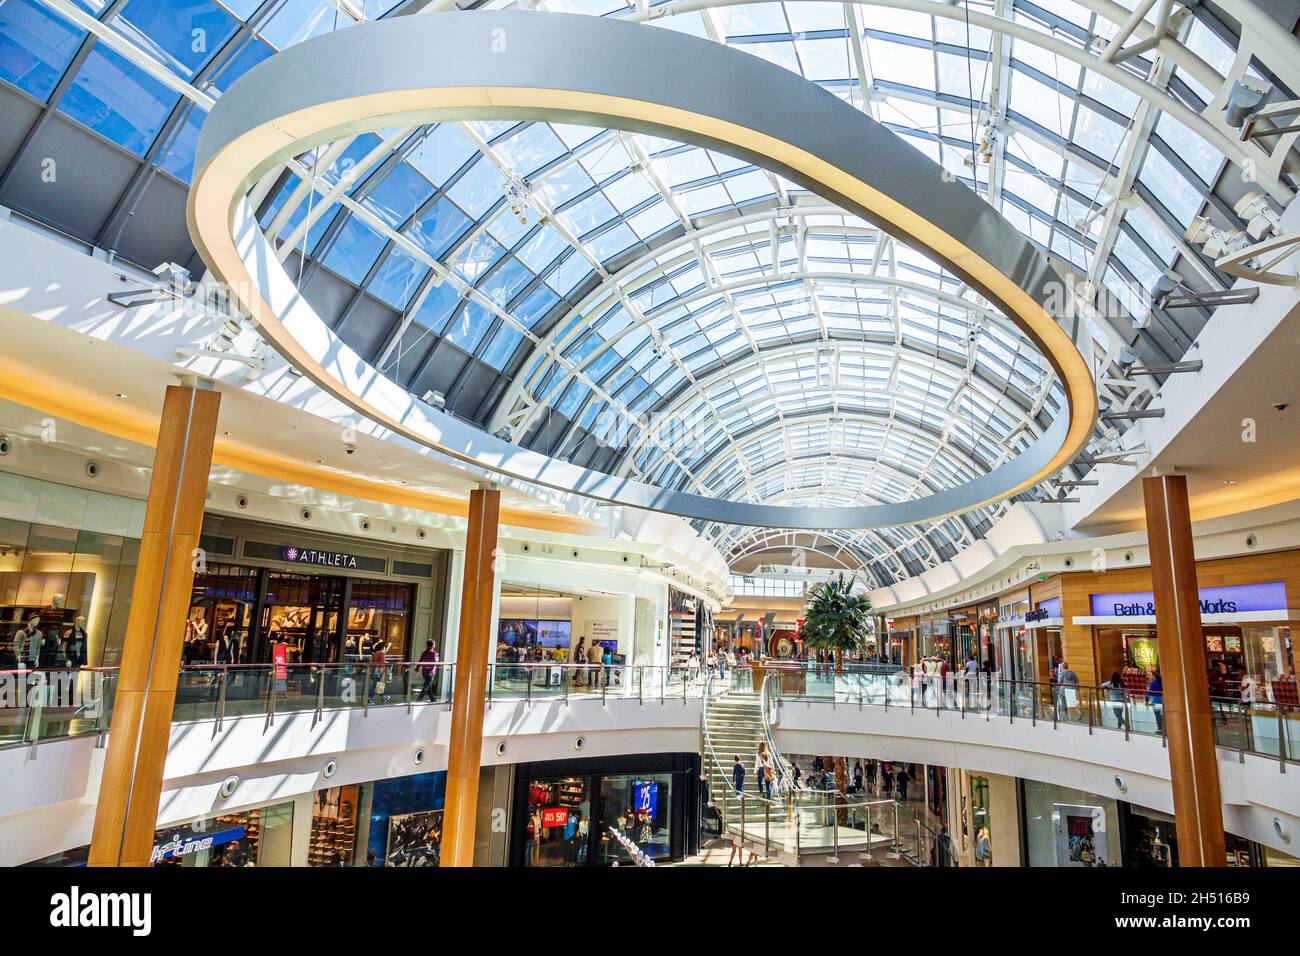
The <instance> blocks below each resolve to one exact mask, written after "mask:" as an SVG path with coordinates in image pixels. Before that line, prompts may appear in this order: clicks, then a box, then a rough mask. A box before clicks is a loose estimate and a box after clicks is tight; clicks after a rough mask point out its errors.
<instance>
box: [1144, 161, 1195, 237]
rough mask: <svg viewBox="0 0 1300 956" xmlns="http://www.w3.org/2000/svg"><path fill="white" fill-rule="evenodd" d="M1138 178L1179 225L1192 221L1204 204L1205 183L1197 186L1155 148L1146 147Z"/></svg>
mask: <svg viewBox="0 0 1300 956" xmlns="http://www.w3.org/2000/svg"><path fill="white" fill-rule="evenodd" d="M1138 181H1139V182H1141V183H1142V185H1144V186H1146V187H1147V189H1149V190H1151V192H1152V194H1153V195H1154V196H1155V197H1156V199H1158V200H1160V202H1161V204H1163V205H1164V207H1165V208H1166V209H1168V210H1169V212H1170V213H1171V214H1172V215H1173V217H1174V219H1175V220H1176V221H1177V222H1178V223H1179V225H1182V226H1187V225H1188V224H1189V223H1191V221H1192V219H1193V218H1195V216H1196V214H1197V213H1199V212H1200V211H1201V206H1202V205H1204V199H1205V197H1204V193H1203V190H1204V187H1201V188H1200V189H1198V188H1196V187H1194V186H1193V185H1192V184H1191V183H1189V182H1188V181H1187V179H1186V178H1184V177H1183V175H1182V173H1180V172H1178V170H1176V169H1174V167H1173V164H1172V163H1170V162H1169V160H1167V159H1165V158H1164V156H1162V155H1160V151H1159V150H1157V149H1148V150H1147V157H1146V161H1145V162H1143V164H1142V172H1141V174H1140V175H1139V176H1138Z"/></svg>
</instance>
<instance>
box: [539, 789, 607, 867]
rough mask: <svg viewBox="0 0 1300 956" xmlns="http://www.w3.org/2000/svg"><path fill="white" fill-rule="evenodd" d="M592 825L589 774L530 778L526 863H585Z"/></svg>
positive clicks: (552, 864)
mask: <svg viewBox="0 0 1300 956" xmlns="http://www.w3.org/2000/svg"><path fill="white" fill-rule="evenodd" d="M590 825H591V778H590V777H559V778H556V779H551V780H530V781H529V783H528V812H527V818H526V822H525V827H524V866H581V865H584V864H586V862H587V853H588V843H589V840H588V834H589V832H590Z"/></svg>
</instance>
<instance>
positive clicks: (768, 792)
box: [754, 743, 774, 800]
mask: <svg viewBox="0 0 1300 956" xmlns="http://www.w3.org/2000/svg"><path fill="white" fill-rule="evenodd" d="M754 773H755V776H756V777H757V778H758V792H759V794H760V795H761V796H764V797H767V798H768V799H769V800H771V799H772V776H773V773H774V768H773V765H772V755H771V753H769V752H768V749H767V744H765V743H762V744H759V745H758V758H757V759H756V760H755V761H754Z"/></svg>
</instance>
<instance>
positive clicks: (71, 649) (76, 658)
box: [64, 616, 90, 668]
mask: <svg viewBox="0 0 1300 956" xmlns="http://www.w3.org/2000/svg"><path fill="white" fill-rule="evenodd" d="M89 646H90V639H89V638H88V637H87V635H86V619H85V618H84V617H81V616H78V617H77V619H76V621H75V622H74V623H73V625H72V630H71V631H70V632H69V633H68V641H67V646H66V648H65V650H64V653H65V656H66V657H67V664H68V666H69V667H72V668H78V667H85V666H86V654H87V651H88V648H89Z"/></svg>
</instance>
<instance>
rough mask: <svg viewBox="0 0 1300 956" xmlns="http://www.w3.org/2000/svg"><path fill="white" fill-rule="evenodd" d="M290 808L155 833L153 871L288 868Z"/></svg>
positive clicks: (286, 805) (225, 816)
mask: <svg viewBox="0 0 1300 956" xmlns="http://www.w3.org/2000/svg"><path fill="white" fill-rule="evenodd" d="M292 838H293V804H292V803H281V804H277V805H275V806H271V807H259V808H257V809H254V810H245V811H242V812H239V813H226V814H221V815H220V816H216V817H210V818H208V819H205V820H195V821H194V822H193V823H188V824H184V825H181V826H176V827H168V828H165V829H162V830H159V831H158V832H157V833H156V834H155V835H154V848H153V865H154V866H187V867H195V866H197V867H206V866H238V867H243V866H289V865H290V842H291V840H292Z"/></svg>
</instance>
